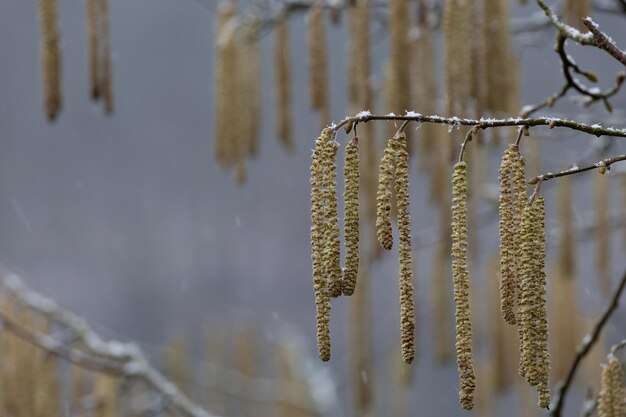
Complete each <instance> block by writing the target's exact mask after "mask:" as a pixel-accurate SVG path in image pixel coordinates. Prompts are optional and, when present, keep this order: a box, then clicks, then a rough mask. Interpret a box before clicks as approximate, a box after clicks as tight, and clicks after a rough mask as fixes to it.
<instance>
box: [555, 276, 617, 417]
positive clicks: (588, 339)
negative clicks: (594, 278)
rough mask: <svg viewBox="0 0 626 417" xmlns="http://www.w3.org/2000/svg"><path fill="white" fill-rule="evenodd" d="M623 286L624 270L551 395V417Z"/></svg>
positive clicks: (557, 412) (557, 414) (559, 408)
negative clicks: (601, 312) (553, 393)
mask: <svg viewBox="0 0 626 417" xmlns="http://www.w3.org/2000/svg"><path fill="white" fill-rule="evenodd" d="M624 287H626V272H625V273H624V275H623V276H622V279H621V281H620V283H619V285H618V286H617V288H616V289H615V292H614V293H613V296H612V297H611V301H610V302H609V304H608V305H607V306H606V309H605V310H604V313H603V314H602V315H601V316H600V318H599V319H598V321H597V322H596V324H595V325H594V326H593V328H592V329H591V332H590V333H589V334H587V335H586V336H585V337H584V338H583V340H582V342H581V344H580V345H579V346H578V347H577V348H576V357H575V358H574V361H573V362H572V364H571V366H570V369H569V372H568V373H567V376H566V377H565V380H564V381H563V382H561V383H560V384H559V387H558V389H557V392H556V394H555V395H554V397H553V403H552V405H551V406H550V410H551V411H550V415H551V416H553V417H560V416H561V412H562V410H563V404H564V403H565V397H566V395H567V392H568V390H569V388H570V386H571V385H572V382H573V381H574V377H575V376H576V371H577V370H578V366H579V365H580V363H581V362H582V361H583V359H584V358H585V356H587V354H588V353H589V351H590V350H591V348H592V347H593V345H595V343H596V342H597V341H598V338H599V337H600V333H601V332H602V330H603V329H604V326H605V325H606V323H607V322H608V321H609V319H610V318H611V315H612V314H613V312H614V311H615V310H616V309H617V306H618V303H619V298H620V296H621V295H622V292H623V291H624Z"/></svg>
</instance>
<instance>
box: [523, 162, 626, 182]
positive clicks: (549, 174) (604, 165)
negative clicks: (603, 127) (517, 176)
mask: <svg viewBox="0 0 626 417" xmlns="http://www.w3.org/2000/svg"><path fill="white" fill-rule="evenodd" d="M624 160H626V155H618V156H614V157H612V158H607V159H603V160H601V161H598V162H596V163H595V164H593V165H587V166H584V167H574V168H570V169H566V170H563V171H559V172H547V173H545V174H541V175H537V176H536V177H533V178H531V179H529V180H528V183H529V184H537V183H539V182H543V181H548V180H551V179H552V178H558V177H565V176H567V175H573V174H579V173H581V172H585V171H590V170H592V169H610V167H611V165H612V164H614V163H615V162H619V161H624Z"/></svg>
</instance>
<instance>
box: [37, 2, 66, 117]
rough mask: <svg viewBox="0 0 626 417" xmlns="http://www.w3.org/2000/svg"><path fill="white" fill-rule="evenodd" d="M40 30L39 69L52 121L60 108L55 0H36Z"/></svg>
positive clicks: (59, 71) (57, 18)
mask: <svg viewBox="0 0 626 417" xmlns="http://www.w3.org/2000/svg"><path fill="white" fill-rule="evenodd" d="M37 7H38V10H39V26H40V30H41V41H40V42H41V44H40V49H41V70H42V81H43V82H42V84H43V102H44V108H45V111H46V117H47V118H48V120H49V121H54V120H55V119H56V118H57V116H58V114H59V111H60V110H61V105H62V97H61V50H60V49H61V48H60V35H59V13H58V4H57V0H38V1H37Z"/></svg>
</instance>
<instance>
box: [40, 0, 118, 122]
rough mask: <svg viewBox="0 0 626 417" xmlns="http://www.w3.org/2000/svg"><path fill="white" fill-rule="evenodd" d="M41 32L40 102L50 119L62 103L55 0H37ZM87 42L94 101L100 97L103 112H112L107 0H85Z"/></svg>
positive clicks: (59, 50)
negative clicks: (41, 92)
mask: <svg viewBox="0 0 626 417" xmlns="http://www.w3.org/2000/svg"><path fill="white" fill-rule="evenodd" d="M37 8H38V14H39V26H40V31H41V41H40V42H41V46H40V50H41V72H42V85H43V102H44V109H45V113H46V117H47V118H48V120H49V121H53V120H55V119H56V118H57V116H58V115H59V112H60V111H61V108H62V104H63V95H62V92H61V90H62V87H61V72H62V62H61V35H60V31H59V10H58V2H57V0H38V1H37ZM86 10H87V40H88V41H87V44H88V46H89V73H90V83H91V88H90V90H91V92H90V95H91V97H92V98H93V99H94V100H99V99H102V100H103V102H104V111H105V113H106V114H111V113H112V112H113V93H112V90H111V73H112V68H111V66H112V65H111V45H110V41H109V3H108V0H87V3H86Z"/></svg>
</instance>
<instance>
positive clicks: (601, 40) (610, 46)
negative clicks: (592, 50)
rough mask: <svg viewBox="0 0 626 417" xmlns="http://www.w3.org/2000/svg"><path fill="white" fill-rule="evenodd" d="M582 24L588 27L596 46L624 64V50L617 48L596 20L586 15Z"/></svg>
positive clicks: (625, 57)
mask: <svg viewBox="0 0 626 417" xmlns="http://www.w3.org/2000/svg"><path fill="white" fill-rule="evenodd" d="M622 4H624V3H622ZM583 25H585V27H586V28H587V29H589V32H591V33H592V34H593V39H594V40H595V42H596V46H597V47H598V48H600V49H603V50H605V51H606V52H608V53H609V55H611V56H612V57H613V58H615V59H617V60H618V61H619V62H621V63H622V64H623V65H624V66H626V52H624V51H622V50H621V49H619V48H618V47H617V45H616V44H615V42H613V41H612V40H611V38H609V37H608V36H607V35H606V34H605V33H604V32H602V31H601V30H600V29H599V26H598V24H597V23H596V22H594V21H593V20H591V18H590V17H586V18H584V19H583Z"/></svg>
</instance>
